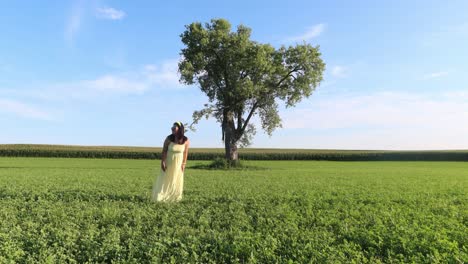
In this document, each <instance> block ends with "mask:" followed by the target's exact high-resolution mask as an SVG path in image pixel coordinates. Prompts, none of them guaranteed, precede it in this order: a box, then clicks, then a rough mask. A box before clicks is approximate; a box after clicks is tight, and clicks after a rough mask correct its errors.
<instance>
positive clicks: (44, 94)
mask: <svg viewBox="0 0 468 264" xmlns="http://www.w3.org/2000/svg"><path fill="white" fill-rule="evenodd" d="M178 61H179V60H178V59H173V60H167V61H163V62H161V63H159V64H149V65H145V66H142V67H139V68H137V69H135V70H133V71H128V72H116V73H109V74H104V75H101V76H97V77H95V78H90V79H85V80H76V81H69V82H63V83H52V84H42V85H40V84H35V85H34V88H30V89H0V96H8V97H12V96H13V97H14V98H29V99H40V100H46V101H61V102H64V101H69V100H85V101H88V100H91V101H93V100H95V99H103V98H105V97H112V96H125V95H142V94H145V93H147V92H148V91H150V90H160V89H163V90H167V89H183V88H185V87H188V86H186V85H183V84H181V83H179V76H178V71H177V69H178V66H177V63H178Z"/></svg>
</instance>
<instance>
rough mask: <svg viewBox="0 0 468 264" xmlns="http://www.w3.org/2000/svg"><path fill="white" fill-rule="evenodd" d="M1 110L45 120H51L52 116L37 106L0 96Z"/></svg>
mask: <svg viewBox="0 0 468 264" xmlns="http://www.w3.org/2000/svg"><path fill="white" fill-rule="evenodd" d="M1 112H8V113H12V114H14V115H17V116H20V117H24V118H31V119H39V120H47V121H51V120H53V119H54V118H53V117H52V115H51V114H50V113H48V112H46V111H43V110H41V109H39V108H37V107H34V106H31V105H28V104H25V103H22V102H19V101H16V100H10V99H1V98H0V113H1Z"/></svg>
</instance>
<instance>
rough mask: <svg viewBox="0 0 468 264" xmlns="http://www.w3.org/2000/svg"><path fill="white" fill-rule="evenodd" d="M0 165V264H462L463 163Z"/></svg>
mask: <svg viewBox="0 0 468 264" xmlns="http://www.w3.org/2000/svg"><path fill="white" fill-rule="evenodd" d="M245 163H246V164H247V165H250V166H252V168H251V169H245V170H237V171H219V170H203V169H199V168H200V167H201V166H199V165H201V164H207V162H206V161H193V160H189V164H188V168H187V170H186V177H185V190H184V199H183V200H182V201H181V202H179V203H172V204H166V203H152V202H150V201H149V195H150V191H151V186H152V183H153V181H154V178H155V176H156V175H157V174H158V169H157V168H158V165H159V162H158V161H157V160H115V159H114V160H109V159H58V158H56V159H54V158H0V263H85V262H92V263H111V262H113V263H310V262H311V263H350V262H351V261H354V262H356V263H380V262H382V263H399V262H414V263H464V262H465V263H466V262H468V196H467V193H468V163H464V162H331V161H245Z"/></svg>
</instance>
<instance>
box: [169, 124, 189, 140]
mask: <svg viewBox="0 0 468 264" xmlns="http://www.w3.org/2000/svg"><path fill="white" fill-rule="evenodd" d="M174 126H177V127H178V128H179V129H178V130H177V133H176V135H173V134H170V135H169V136H168V137H169V140H170V141H172V142H175V143H177V144H184V143H185V141H187V137H186V136H184V132H185V128H184V124H182V122H175V123H174ZM176 138H177V139H179V142H176Z"/></svg>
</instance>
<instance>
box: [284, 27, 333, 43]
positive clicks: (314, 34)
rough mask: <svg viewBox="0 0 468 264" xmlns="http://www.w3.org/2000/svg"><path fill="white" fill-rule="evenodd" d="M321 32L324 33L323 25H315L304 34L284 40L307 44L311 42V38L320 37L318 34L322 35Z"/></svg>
mask: <svg viewBox="0 0 468 264" xmlns="http://www.w3.org/2000/svg"><path fill="white" fill-rule="evenodd" d="M323 31H325V24H317V25H314V26H311V27H310V28H308V29H307V31H306V32H304V33H303V34H301V35H299V36H294V37H290V38H286V40H285V42H288V43H289V42H302V41H306V42H307V41H310V40H312V39H313V38H316V37H318V36H320V34H322V33H323Z"/></svg>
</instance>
